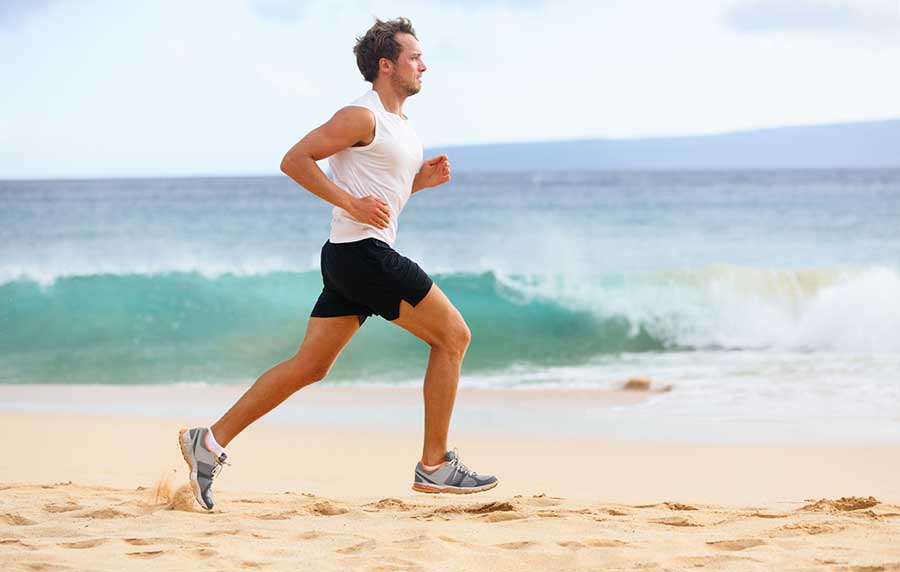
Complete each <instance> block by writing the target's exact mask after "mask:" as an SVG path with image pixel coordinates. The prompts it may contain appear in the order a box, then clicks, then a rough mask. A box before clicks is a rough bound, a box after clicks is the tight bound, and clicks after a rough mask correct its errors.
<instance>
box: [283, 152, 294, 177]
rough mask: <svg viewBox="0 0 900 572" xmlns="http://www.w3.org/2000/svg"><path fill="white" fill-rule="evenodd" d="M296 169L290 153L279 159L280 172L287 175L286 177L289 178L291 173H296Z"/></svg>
mask: <svg viewBox="0 0 900 572" xmlns="http://www.w3.org/2000/svg"><path fill="white" fill-rule="evenodd" d="M296 167H297V166H296V165H295V164H294V162H293V160H292V159H291V154H290V153H288V154H286V155H285V156H284V158H282V159H281V172H282V173H284V174H285V175H287V176H288V177H290V176H291V173H294V172H295V171H296Z"/></svg>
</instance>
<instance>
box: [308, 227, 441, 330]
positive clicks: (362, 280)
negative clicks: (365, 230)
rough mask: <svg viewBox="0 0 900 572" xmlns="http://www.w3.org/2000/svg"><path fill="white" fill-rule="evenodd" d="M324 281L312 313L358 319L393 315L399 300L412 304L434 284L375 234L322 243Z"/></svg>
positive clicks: (394, 316)
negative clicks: (358, 238) (370, 236)
mask: <svg viewBox="0 0 900 572" xmlns="http://www.w3.org/2000/svg"><path fill="white" fill-rule="evenodd" d="M322 281H323V282H324V283H325V287H324V288H323V289H322V294H320V295H319V299H318V300H317V301H316V305H315V307H313V311H312V316H313V317H314V318H333V317H336V316H359V323H360V324H362V323H363V322H364V321H365V319H366V317H368V316H371V315H372V314H378V315H379V316H381V317H383V318H384V319H385V320H396V319H397V318H399V317H400V301H401V300H406V301H407V302H409V303H410V304H411V305H413V306H415V305H416V304H418V303H419V302H421V301H422V298H424V297H425V295H426V294H428V291H429V290H430V289H431V285H432V284H433V283H434V282H432V280H431V278H429V276H428V274H426V273H425V271H424V270H422V269H421V268H419V265H418V264H416V263H415V262H413V261H412V260H410V259H409V258H406V257H405V256H401V255H400V254H399V253H398V252H397V251H395V250H394V249H393V248H391V247H390V246H389V245H388V244H387V243H386V242H383V241H381V240H378V239H375V238H367V239H365V240H359V241H356V242H345V243H338V244H333V243H332V242H331V241H328V242H326V243H325V245H324V246H323V247H322Z"/></svg>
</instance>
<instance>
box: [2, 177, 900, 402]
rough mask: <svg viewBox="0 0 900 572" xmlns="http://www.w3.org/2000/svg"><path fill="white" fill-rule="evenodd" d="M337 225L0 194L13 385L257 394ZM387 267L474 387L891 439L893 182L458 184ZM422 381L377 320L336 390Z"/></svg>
mask: <svg viewBox="0 0 900 572" xmlns="http://www.w3.org/2000/svg"><path fill="white" fill-rule="evenodd" d="M329 208H330V207H329V206H328V205H326V204H324V203H322V202H321V201H320V200H318V199H316V198H315V197H313V196H312V195H310V194H309V193H307V192H305V191H304V190H302V189H300V188H299V187H297V186H296V185H295V184H294V183H292V182H291V181H289V180H287V179H286V178H283V177H268V178H222V179H139V180H137V179H136V180H98V181H88V180H80V181H28V182H25V181H19V182H17V181H0V302H2V307H0V383H6V384H40V383H64V384H171V383H213V384H218V383H239V384H246V383H250V382H251V381H252V380H253V379H255V377H256V376H257V375H259V374H260V373H261V372H262V371H264V370H265V369H266V368H268V367H269V366H271V365H272V364H273V363H275V362H276V361H279V360H281V359H284V358H286V357H288V356H290V355H291V354H292V353H293V352H294V351H295V350H296V347H297V346H298V344H299V343H300V340H301V339H302V335H303V331H304V327H305V323H306V319H307V316H308V314H309V311H310V310H311V308H312V305H313V303H314V302H315V299H316V297H317V296H318V292H319V290H320V289H321V281H320V280H321V279H320V276H319V274H318V269H317V264H318V253H319V248H320V247H321V245H322V243H323V242H324V240H325V239H326V238H327V234H328V224H329V217H330V213H329ZM396 248H397V249H398V250H399V251H400V252H402V253H404V254H406V255H408V256H410V257H411V258H413V259H415V260H417V261H418V262H419V263H420V264H421V265H422V267H423V268H425V269H426V270H427V271H428V272H429V273H430V274H431V275H432V276H433V277H434V278H435V280H436V282H437V283H438V284H439V285H440V286H441V287H442V288H443V289H444V290H445V292H447V294H448V295H449V297H450V298H451V300H452V301H453V302H454V303H455V304H456V305H457V306H458V307H459V309H460V310H461V312H462V313H463V315H464V316H465V318H466V320H467V322H468V323H469V325H470V328H471V329H472V332H473V343H472V346H471V348H470V350H469V353H468V355H467V358H466V363H465V366H464V370H463V373H464V378H463V383H467V384H472V385H486V386H494V387H523V386H524V387H609V386H613V385H615V384H617V383H619V382H621V380H623V379H625V378H627V377H629V376H633V375H650V376H654V377H656V378H658V379H660V380H661V381H664V382H666V383H673V384H674V386H675V388H676V390H677V391H673V392H672V393H671V394H670V395H671V397H667V398H666V399H668V400H669V401H668V402H667V403H668V405H667V406H669V407H675V408H676V409H677V408H681V409H679V410H681V411H684V412H693V411H695V410H696V408H698V407H699V408H700V409H703V408H708V409H709V410H712V408H715V407H720V406H722V405H723V404H731V407H738V408H740V407H743V406H746V407H748V408H749V407H750V406H751V404H752V405H753V406H756V405H758V404H759V403H769V404H777V407H776V408H779V407H788V409H790V407H793V406H792V405H791V404H795V403H796V404H802V405H798V408H799V409H800V410H808V409H810V408H813V407H819V408H820V409H821V407H830V406H831V405H829V404H832V405H834V406H835V407H837V406H838V405H842V406H844V407H845V408H846V407H849V408H850V410H852V411H853V412H855V413H856V414H859V415H869V414H872V415H894V416H895V417H896V411H897V410H898V407H897V404H898V403H900V401H898V397H900V358H898V356H900V171H889V170H886V171H835V172H828V171H817V172H714V173H700V172H698V173H574V174H541V173H522V174H517V175H516V174H513V175H508V174H504V175H478V176H475V175H471V176H466V175H459V176H456V177H455V178H454V181H453V182H452V183H450V184H449V185H445V186H444V187H441V188H437V189H431V190H428V191H423V192H422V193H419V194H417V195H415V196H414V197H413V198H412V199H411V201H410V203H409V205H408V206H407V209H406V211H405V212H404V213H403V215H402V219H401V224H400V234H399V238H398V242H397V244H396ZM426 360H427V348H426V347H425V346H424V345H423V344H422V343H421V342H419V341H418V340H416V339H414V338H412V337H411V336H409V335H408V334H406V333H405V332H403V331H402V330H400V329H399V328H396V327H394V326H392V325H390V324H388V323H385V322H383V321H381V320H380V319H378V318H373V319H370V320H369V321H368V322H367V323H366V324H365V326H364V328H363V329H362V331H361V332H360V333H359V334H358V335H357V337H356V338H355V339H354V340H353V341H352V342H351V344H350V345H349V346H348V348H347V350H346V351H345V352H344V354H343V355H342V357H341V358H340V360H339V362H338V364H337V365H336V366H335V368H334V370H333V372H332V375H331V377H330V380H331V381H332V382H334V383H379V384H383V383H387V384H396V383H417V382H418V380H419V379H420V376H421V373H422V371H423V369H424V366H425V363H426ZM698 400H699V401H698ZM735 411H736V410H735ZM885 411H887V412H888V413H885ZM891 412H893V413H891Z"/></svg>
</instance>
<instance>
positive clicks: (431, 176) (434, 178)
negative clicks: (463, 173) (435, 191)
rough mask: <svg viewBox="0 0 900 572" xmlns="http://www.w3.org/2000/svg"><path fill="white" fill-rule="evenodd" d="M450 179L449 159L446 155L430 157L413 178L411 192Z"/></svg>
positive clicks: (440, 183) (434, 185)
mask: <svg viewBox="0 0 900 572" xmlns="http://www.w3.org/2000/svg"><path fill="white" fill-rule="evenodd" d="M449 180H450V159H449V158H448V157H447V156H446V155H438V156H437V157H432V158H431V159H428V160H427V161H425V162H424V163H422V167H421V168H420V169H419V172H418V173H416V178H415V179H413V188H412V192H414V193H415V192H416V191H421V190H422V189H428V188H431V187H436V186H438V185H442V184H444V183H446V182H447V181H449Z"/></svg>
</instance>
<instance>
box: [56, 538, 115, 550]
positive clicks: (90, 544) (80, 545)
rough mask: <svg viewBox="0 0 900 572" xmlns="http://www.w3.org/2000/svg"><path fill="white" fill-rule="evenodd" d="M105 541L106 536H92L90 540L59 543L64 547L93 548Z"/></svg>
mask: <svg viewBox="0 0 900 572" xmlns="http://www.w3.org/2000/svg"><path fill="white" fill-rule="evenodd" d="M105 543H106V539H105V538H92V539H90V540H79V541H77V542H61V543H60V544H59V545H60V546H62V547H63V548H93V547H95V546H100V545H101V544H105Z"/></svg>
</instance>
